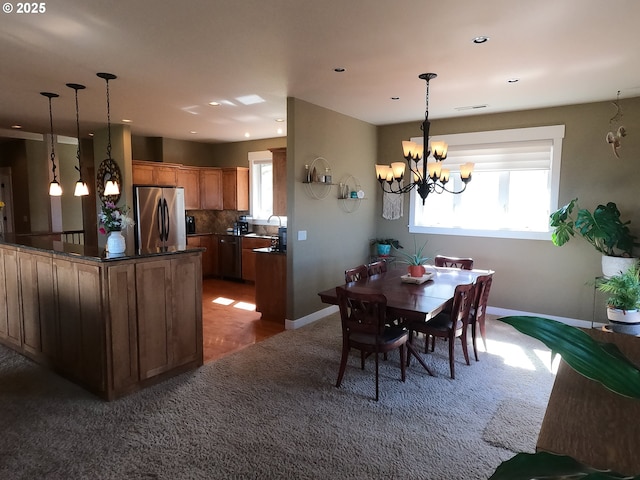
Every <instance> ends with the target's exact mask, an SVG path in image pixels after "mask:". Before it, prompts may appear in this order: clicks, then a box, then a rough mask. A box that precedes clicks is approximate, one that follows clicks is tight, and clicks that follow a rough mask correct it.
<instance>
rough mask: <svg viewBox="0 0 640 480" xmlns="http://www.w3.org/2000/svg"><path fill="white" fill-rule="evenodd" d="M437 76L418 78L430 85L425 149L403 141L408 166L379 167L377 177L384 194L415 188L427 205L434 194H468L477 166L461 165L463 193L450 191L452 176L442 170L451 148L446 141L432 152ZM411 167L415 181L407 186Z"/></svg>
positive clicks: (439, 143)
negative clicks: (431, 117)
mask: <svg viewBox="0 0 640 480" xmlns="http://www.w3.org/2000/svg"><path fill="white" fill-rule="evenodd" d="M437 76H438V75H436V74H435V73H422V74H420V75H419V76H418V78H420V79H421V80H424V81H426V82H427V95H426V110H425V113H424V122H422V127H421V128H422V145H420V144H419V143H416V142H411V141H403V142H402V150H403V153H404V158H405V160H406V161H407V163H406V164H405V163H404V162H393V163H392V164H391V165H376V176H377V177H378V181H379V182H380V186H381V187H382V190H383V191H384V192H386V193H397V194H403V193H408V192H410V191H411V190H413V189H414V188H415V189H416V190H417V191H418V195H420V198H422V204H423V205H424V203H425V200H426V199H427V196H428V195H429V194H430V193H434V192H435V193H442V192H448V193H453V194H459V193H462V192H464V191H465V189H466V188H467V184H468V183H469V182H470V181H471V173H472V172H473V163H464V164H462V165H460V178H461V180H462V183H463V186H462V189H460V190H458V191H455V190H450V189H448V188H447V183H448V182H449V176H450V173H451V172H450V170H449V169H447V168H442V162H443V161H444V160H445V159H446V158H447V149H448V146H447V144H446V143H445V142H443V141H439V142H431V149H429V127H430V125H431V123H430V122H429V81H430V80H431V79H433V78H436V77H437ZM430 155H433V159H434V160H435V161H433V162H428V159H429V156H430ZM407 167H409V177H410V180H411V181H410V182H409V183H407V184H403V180H404V178H405V171H406V168H407Z"/></svg>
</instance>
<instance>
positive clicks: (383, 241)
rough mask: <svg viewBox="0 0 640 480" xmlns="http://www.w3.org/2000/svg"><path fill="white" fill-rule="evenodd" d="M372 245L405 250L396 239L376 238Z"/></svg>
mask: <svg viewBox="0 0 640 480" xmlns="http://www.w3.org/2000/svg"><path fill="white" fill-rule="evenodd" d="M370 244H371V245H391V246H392V247H393V248H403V247H402V245H400V242H399V241H398V240H396V239H395V238H374V239H373V240H371V243H370Z"/></svg>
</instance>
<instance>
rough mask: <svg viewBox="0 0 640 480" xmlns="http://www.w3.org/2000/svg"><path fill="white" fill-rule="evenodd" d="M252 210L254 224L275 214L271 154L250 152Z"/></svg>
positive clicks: (267, 152)
mask: <svg viewBox="0 0 640 480" xmlns="http://www.w3.org/2000/svg"><path fill="white" fill-rule="evenodd" d="M249 171H250V175H251V177H250V182H249V185H250V203H251V205H250V208H251V216H252V217H253V220H254V222H255V221H256V220H258V221H259V220H265V221H266V220H267V219H268V218H269V216H270V215H271V214H272V213H273V163H272V156H271V152H269V151H262V152H249Z"/></svg>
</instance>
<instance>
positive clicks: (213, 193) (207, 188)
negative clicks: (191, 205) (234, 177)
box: [200, 168, 223, 210]
mask: <svg viewBox="0 0 640 480" xmlns="http://www.w3.org/2000/svg"><path fill="white" fill-rule="evenodd" d="M200 207H201V208H202V209H203V210H222V208H223V202H222V170H221V169H220V168H201V169H200Z"/></svg>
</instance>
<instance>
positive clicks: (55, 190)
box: [40, 92, 62, 197]
mask: <svg viewBox="0 0 640 480" xmlns="http://www.w3.org/2000/svg"><path fill="white" fill-rule="evenodd" d="M40 95H42V96H45V97H47V98H48V99H49V127H50V132H51V139H50V140H51V156H50V158H51V173H52V174H53V179H51V183H50V184H49V195H51V196H52V197H59V196H60V195H62V187H60V184H59V183H58V177H57V175H56V150H55V142H54V138H53V114H52V112H51V99H52V98H58V97H59V96H60V95H58V94H57V93H51V92H40Z"/></svg>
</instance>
